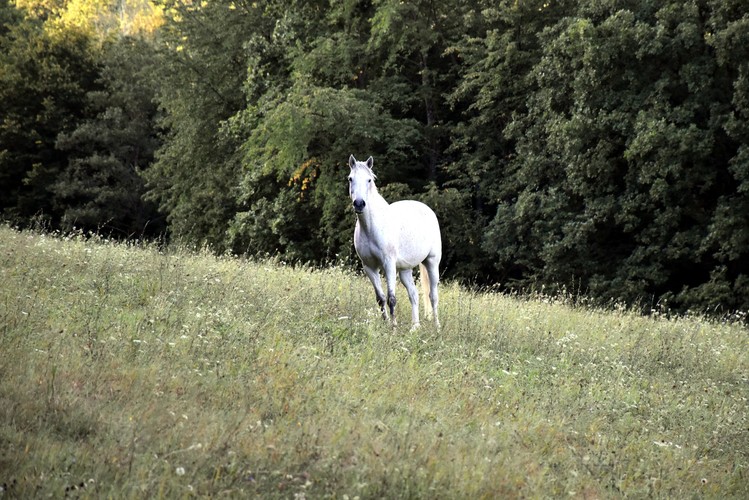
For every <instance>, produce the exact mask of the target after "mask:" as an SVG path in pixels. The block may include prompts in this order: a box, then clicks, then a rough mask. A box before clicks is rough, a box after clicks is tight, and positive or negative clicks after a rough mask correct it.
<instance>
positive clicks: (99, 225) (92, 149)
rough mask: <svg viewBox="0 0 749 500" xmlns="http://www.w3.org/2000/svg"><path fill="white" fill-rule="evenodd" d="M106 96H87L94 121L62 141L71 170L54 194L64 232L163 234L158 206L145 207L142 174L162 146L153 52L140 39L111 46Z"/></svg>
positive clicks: (101, 93) (106, 60)
mask: <svg viewBox="0 0 749 500" xmlns="http://www.w3.org/2000/svg"><path fill="white" fill-rule="evenodd" d="M105 50H106V53H105V55H104V57H103V61H102V69H101V78H100V83H101V85H102V90H97V91H93V92H89V93H88V95H87V106H86V115H87V116H90V117H91V118H87V119H85V120H82V122H81V124H80V125H78V127H76V129H75V130H73V131H72V132H70V133H61V134H60V135H59V136H58V140H57V144H56V147H57V149H59V150H62V151H65V152H67V154H68V157H69V165H68V167H67V168H66V169H65V171H64V172H63V173H62V174H61V175H60V176H59V177H58V179H57V181H56V182H55V184H54V185H53V186H52V188H51V191H52V193H53V194H54V202H55V204H56V205H57V206H58V207H59V210H60V211H61V212H62V214H63V215H62V217H63V225H62V228H63V229H66V230H70V229H72V228H73V227H81V228H87V229H93V230H98V231H100V232H116V233H118V234H120V235H121V236H122V235H124V236H126V237H133V236H136V237H137V236H143V235H144V233H145V234H146V235H153V234H159V232H162V231H163V230H164V225H163V224H160V223H158V222H156V223H154V222H153V221H152V219H153V218H155V217H157V214H156V211H155V207H153V206H151V204H147V203H144V202H143V200H142V197H143V195H144V194H145V184H144V182H143V179H142V178H141V175H140V173H141V172H142V171H144V170H146V169H147V168H149V167H150V165H151V163H152V162H153V156H154V151H155V149H156V147H157V144H158V141H157V137H156V130H155V117H156V105H155V103H154V102H153V98H154V95H155V90H154V88H153V80H152V79H151V77H150V70H151V63H152V60H153V51H152V48H151V46H150V45H149V44H148V43H146V42H144V41H142V40H138V39H129V38H122V39H120V40H118V41H116V42H114V43H112V44H110V45H108V46H106V47H105Z"/></svg>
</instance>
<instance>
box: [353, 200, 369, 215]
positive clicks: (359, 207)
mask: <svg viewBox="0 0 749 500" xmlns="http://www.w3.org/2000/svg"><path fill="white" fill-rule="evenodd" d="M366 205H367V203H366V202H365V201H364V200H362V199H360V198H357V199H355V200H354V211H355V212H356V213H357V214H360V213H362V212H363V211H364V207H365V206H366Z"/></svg>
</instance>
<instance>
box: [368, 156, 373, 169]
mask: <svg viewBox="0 0 749 500" xmlns="http://www.w3.org/2000/svg"><path fill="white" fill-rule="evenodd" d="M373 164H374V159H373V158H372V157H371V156H370V157H369V158H367V167H368V168H369V170H372V165H373Z"/></svg>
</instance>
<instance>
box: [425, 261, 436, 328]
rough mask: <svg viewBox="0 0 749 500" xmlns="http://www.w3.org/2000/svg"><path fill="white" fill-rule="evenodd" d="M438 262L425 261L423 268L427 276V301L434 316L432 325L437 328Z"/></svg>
mask: <svg viewBox="0 0 749 500" xmlns="http://www.w3.org/2000/svg"><path fill="white" fill-rule="evenodd" d="M439 264H440V263H439V260H437V259H427V260H426V261H424V267H426V270H427V275H428V276H429V301H430V302H431V303H432V314H433V315H434V325H435V326H436V327H437V328H439V327H440V320H439V316H438V315H437V306H438V305H439V301H440V298H439V290H438V289H437V285H438V284H439V281H440V270H439Z"/></svg>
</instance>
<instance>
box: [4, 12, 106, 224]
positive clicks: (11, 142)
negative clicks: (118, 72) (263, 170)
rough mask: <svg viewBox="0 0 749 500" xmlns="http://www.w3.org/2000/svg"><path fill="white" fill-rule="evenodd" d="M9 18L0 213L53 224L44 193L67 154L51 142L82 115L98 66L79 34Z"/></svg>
mask: <svg viewBox="0 0 749 500" xmlns="http://www.w3.org/2000/svg"><path fill="white" fill-rule="evenodd" d="M4 9H7V7H4ZM13 17H14V18H15V19H16V21H15V22H14V23H13V24H10V25H6V26H5V29H6V32H5V33H4V34H2V35H0V48H1V50H0V102H2V103H3V105H2V108H0V124H1V126H0V210H2V213H3V217H4V218H6V219H11V220H14V221H16V222H17V223H25V222H27V221H28V220H29V218H31V217H33V216H36V215H39V214H43V215H44V216H46V217H49V218H51V219H52V220H53V221H54V220H59V217H60V213H59V211H58V210H57V209H56V207H55V206H54V204H53V203H52V196H51V188H52V186H53V185H54V183H55V182H56V180H57V178H58V176H59V175H60V173H61V172H62V171H64V170H65V168H66V165H67V157H66V155H65V154H64V153H63V152H61V151H60V150H58V149H57V148H56V147H55V144H56V141H57V137H58V135H59V134H60V133H64V132H69V131H71V130H72V129H73V128H74V127H75V126H76V125H77V123H78V121H79V120H80V119H81V118H82V116H83V113H84V109H85V99H86V97H85V96H86V93H87V92H88V91H92V90H94V89H98V88H100V87H99V85H98V84H97V82H96V76H97V64H96V60H95V58H94V57H93V52H92V48H91V45H90V40H89V39H88V38H87V37H86V36H84V35H81V34H79V33H76V32H73V31H70V32H65V33H60V34H54V35H53V34H48V33H46V32H45V31H44V30H43V29H42V26H41V25H40V24H39V23H37V22H33V21H29V20H25V19H21V18H20V17H19V16H17V15H13Z"/></svg>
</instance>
